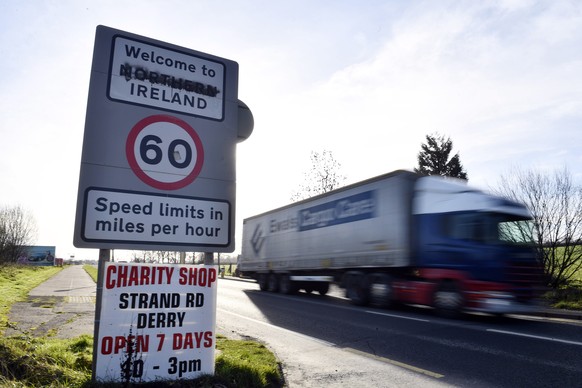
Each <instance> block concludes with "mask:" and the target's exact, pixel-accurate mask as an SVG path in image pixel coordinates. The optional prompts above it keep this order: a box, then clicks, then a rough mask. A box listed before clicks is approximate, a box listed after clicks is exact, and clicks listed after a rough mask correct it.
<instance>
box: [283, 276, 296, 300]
mask: <svg viewBox="0 0 582 388" xmlns="http://www.w3.org/2000/svg"><path fill="white" fill-rule="evenodd" d="M279 291H280V292H281V293H282V294H286V295H293V294H296V293H297V291H299V288H298V287H297V283H295V282H294V281H293V280H291V276H289V274H282V275H281V276H279Z"/></svg>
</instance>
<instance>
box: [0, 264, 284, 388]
mask: <svg viewBox="0 0 582 388" xmlns="http://www.w3.org/2000/svg"><path fill="white" fill-rule="evenodd" d="M84 268H85V270H86V271H87V273H89V275H90V276H92V277H93V279H96V278H97V269H96V268H95V267H92V266H85V267H84ZM60 270H61V268H59V267H29V266H0V295H2V296H3V297H2V302H0V305H1V308H0V325H1V326H0V331H1V332H2V333H4V330H5V328H6V327H7V324H8V312H9V311H10V307H11V306H12V304H13V303H15V302H20V301H24V300H26V298H27V295H28V292H29V291H30V290H31V289H33V288H34V287H36V286H37V285H39V284H40V283H42V282H43V281H45V280H46V279H48V278H50V277H51V276H53V275H54V274H55V273H56V272H58V271H60ZM216 348H217V349H218V350H219V351H220V353H219V355H218V356H217V358H216V364H215V375H214V376H203V377H201V378H199V379H196V380H175V381H168V382H159V381H157V382H151V383H143V384H131V386H132V387H137V386H144V387H221V388H230V387H259V388H260V387H265V388H266V387H268V388H278V387H282V386H283V382H282V381H283V378H282V374H281V372H280V365H279V363H278V362H277V360H276V358H275V356H274V355H273V354H272V353H271V352H270V351H269V350H268V349H267V348H266V347H265V346H264V345H262V344H260V343H257V342H254V341H239V340H231V339H228V338H225V337H223V336H217V340H216ZM92 358H93V336H89V335H82V336H80V337H77V338H73V339H67V340H63V339H57V338H52V337H50V336H45V337H40V338H34V337H31V336H29V335H26V334H22V335H18V336H13V337H4V336H1V337H0V387H12V388H29V387H52V388H64V387H72V388H75V387H79V388H104V387H108V388H109V387H111V388H113V387H125V386H126V385H122V384H97V383H93V382H92V381H91V366H92Z"/></svg>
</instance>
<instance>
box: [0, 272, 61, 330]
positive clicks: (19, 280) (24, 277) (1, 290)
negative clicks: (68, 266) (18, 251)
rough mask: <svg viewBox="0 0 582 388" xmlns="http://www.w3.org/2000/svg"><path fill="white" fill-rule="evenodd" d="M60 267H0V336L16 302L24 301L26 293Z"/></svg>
mask: <svg viewBox="0 0 582 388" xmlns="http://www.w3.org/2000/svg"><path fill="white" fill-rule="evenodd" d="M62 269H63V268H62V267H34V266H20V265H2V266H0V295H2V298H0V334H3V333H4V330H5V329H6V325H7V323H8V312H9V311H10V307H11V306H12V305H13V304H14V303H16V302H22V301H25V300H26V298H27V296H28V292H29V291H30V290H32V289H33V288H35V287H36V286H38V285H39V284H41V283H42V282H44V281H45V280H47V279H49V278H50V277H51V276H53V275H54V274H56V273H57V272H59V271H61V270H62Z"/></svg>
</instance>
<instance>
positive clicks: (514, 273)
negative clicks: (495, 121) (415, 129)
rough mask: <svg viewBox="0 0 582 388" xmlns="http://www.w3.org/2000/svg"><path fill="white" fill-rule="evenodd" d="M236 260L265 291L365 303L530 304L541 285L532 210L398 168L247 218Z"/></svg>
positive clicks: (514, 307) (472, 307)
mask: <svg viewBox="0 0 582 388" xmlns="http://www.w3.org/2000/svg"><path fill="white" fill-rule="evenodd" d="M237 270H238V271H239V272H240V274H241V275H242V276H246V277H250V278H253V279H255V280H256V281H257V282H258V285H259V288H260V289H261V290H262V291H269V292H280V293H283V294H295V293H297V292H298V291H300V290H304V291H305V292H307V293H311V292H314V291H317V292H319V294H321V295H325V294H326V293H327V292H328V290H329V288H330V284H335V285H337V286H339V287H340V288H341V289H345V295H346V297H347V298H349V299H350V300H351V301H352V302H353V303H354V304H356V305H368V304H373V305H375V306H378V307H382V308H391V307H394V306H397V305H401V304H407V305H423V306H430V307H432V308H433V309H434V310H435V311H437V312H438V313H440V314H441V315H443V316H449V317H452V316H459V315H460V314H462V313H463V312H466V311H478V312H485V313H491V314H496V315H501V314H507V313H520V312H531V311H532V310H536V309H537V308H538V306H539V304H538V301H539V295H540V292H541V290H542V286H541V285H542V276H543V275H542V271H541V267H540V261H539V259H538V257H537V255H536V251H535V249H534V245H533V222H532V215H531V213H530V212H529V211H528V209H527V207H526V206H524V205H523V204H520V203H517V202H515V201H511V200H509V199H506V198H503V197H500V196H495V195H492V194H489V193H486V192H484V191H482V190H478V189H475V188H471V187H469V186H468V185H467V184H466V181H462V180H460V179H454V178H444V177H439V176H426V175H421V174H417V173H414V172H411V171H406V170H397V171H394V172H391V173H388V174H384V175H381V176H377V177H374V178H371V179H368V180H365V181H362V182H359V183H355V184H352V185H349V186H346V187H343V188H339V189H336V190H333V191H329V192H327V193H324V194H321V195H318V196H315V197H312V198H309V199H306V200H303V201H299V202H295V203H292V204H289V205H287V206H283V207H281V208H278V209H275V210H271V211H268V212H265V213H262V214H259V215H256V216H252V217H249V218H246V219H244V221H243V233H242V249H241V254H240V256H239V261H238V266H237Z"/></svg>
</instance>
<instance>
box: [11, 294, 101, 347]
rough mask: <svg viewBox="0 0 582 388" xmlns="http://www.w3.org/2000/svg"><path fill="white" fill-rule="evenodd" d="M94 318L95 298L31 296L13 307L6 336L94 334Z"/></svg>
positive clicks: (59, 336)
mask: <svg viewBox="0 0 582 388" xmlns="http://www.w3.org/2000/svg"><path fill="white" fill-rule="evenodd" d="M94 320H95V298H94V297H82V298H80V297H61V296H30V297H29V298H28V300H27V301H26V302H19V303H15V304H14V305H13V306H12V308H11V310H10V313H9V314H8V322H9V323H8V328H7V329H6V331H5V333H4V335H5V336H7V337H10V336H18V335H30V336H33V337H43V336H47V335H48V336H56V337H57V338H74V337H78V336H79V335H82V334H90V335H93V325H94Z"/></svg>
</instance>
